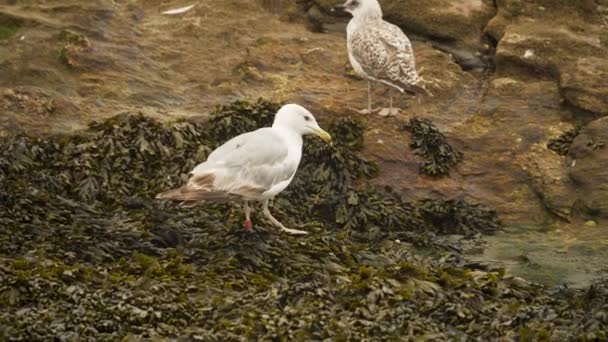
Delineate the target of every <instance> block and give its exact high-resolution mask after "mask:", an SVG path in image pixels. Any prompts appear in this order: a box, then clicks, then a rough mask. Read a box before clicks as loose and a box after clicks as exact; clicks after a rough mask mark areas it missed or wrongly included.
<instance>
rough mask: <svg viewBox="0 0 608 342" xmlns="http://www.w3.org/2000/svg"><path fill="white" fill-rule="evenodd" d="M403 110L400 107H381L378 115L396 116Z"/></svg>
mask: <svg viewBox="0 0 608 342" xmlns="http://www.w3.org/2000/svg"><path fill="white" fill-rule="evenodd" d="M400 111H401V109H400V108H395V107H393V108H382V109H380V111H379V112H378V115H380V116H384V117H385V116H395V115H397V114H399V112H400Z"/></svg>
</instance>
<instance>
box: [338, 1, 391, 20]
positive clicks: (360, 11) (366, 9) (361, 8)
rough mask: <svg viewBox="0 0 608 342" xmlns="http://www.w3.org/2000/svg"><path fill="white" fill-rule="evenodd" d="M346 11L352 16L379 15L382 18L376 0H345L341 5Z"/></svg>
mask: <svg viewBox="0 0 608 342" xmlns="http://www.w3.org/2000/svg"><path fill="white" fill-rule="evenodd" d="M340 7H342V9H344V10H345V11H346V12H348V13H350V14H352V15H353V17H354V18H359V17H380V18H382V9H381V8H380V4H379V3H378V0H347V1H346V2H345V3H344V4H343V5H342V6H340Z"/></svg>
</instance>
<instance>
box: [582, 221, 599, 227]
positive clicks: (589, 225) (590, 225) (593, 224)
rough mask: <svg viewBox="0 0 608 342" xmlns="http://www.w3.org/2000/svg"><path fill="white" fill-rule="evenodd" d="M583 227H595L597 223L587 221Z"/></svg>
mask: <svg viewBox="0 0 608 342" xmlns="http://www.w3.org/2000/svg"><path fill="white" fill-rule="evenodd" d="M585 226H587V227H597V222H595V221H593V220H589V221H587V222H585Z"/></svg>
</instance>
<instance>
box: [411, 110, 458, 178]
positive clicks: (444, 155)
mask: <svg viewBox="0 0 608 342" xmlns="http://www.w3.org/2000/svg"><path fill="white" fill-rule="evenodd" d="M403 128H405V129H407V130H409V131H410V132H411V133H412V140H411V142H410V147H411V148H413V149H415V150H416V152H415V153H416V155H418V156H420V157H422V159H423V162H422V164H421V165H420V173H422V174H425V175H429V176H435V177H439V176H447V175H449V173H450V170H451V169H452V168H453V167H454V166H456V164H458V163H460V162H461V161H462V157H463V154H462V152H459V151H457V150H455V149H454V148H453V147H452V146H451V145H450V144H449V143H448V141H447V139H446V137H445V136H444V135H443V134H442V133H441V132H440V131H439V129H437V127H435V125H433V123H432V122H431V121H430V120H428V119H421V118H412V119H411V120H410V121H409V122H408V123H407V124H406V125H405V126H404V127H403Z"/></svg>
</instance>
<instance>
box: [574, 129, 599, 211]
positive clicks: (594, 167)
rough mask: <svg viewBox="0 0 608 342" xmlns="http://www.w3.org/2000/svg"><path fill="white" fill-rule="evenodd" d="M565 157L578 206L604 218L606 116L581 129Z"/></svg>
mask: <svg viewBox="0 0 608 342" xmlns="http://www.w3.org/2000/svg"><path fill="white" fill-rule="evenodd" d="M569 158H570V159H571V160H572V161H571V162H570V165H571V167H570V172H569V174H570V178H571V179H572V181H573V182H574V184H575V185H576V187H577V192H578V200H577V202H578V205H579V207H580V208H581V209H582V210H583V211H584V212H585V213H587V214H589V215H592V216H597V217H601V218H608V117H604V118H601V119H598V120H595V121H593V122H591V123H590V124H589V125H587V126H586V127H585V128H583V129H582V130H581V132H580V134H579V135H578V136H577V137H576V139H574V142H573V143H572V146H571V147H570V153H569Z"/></svg>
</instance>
